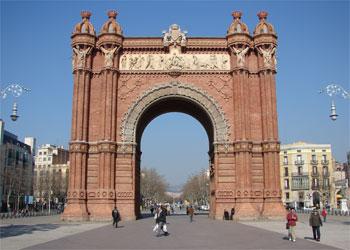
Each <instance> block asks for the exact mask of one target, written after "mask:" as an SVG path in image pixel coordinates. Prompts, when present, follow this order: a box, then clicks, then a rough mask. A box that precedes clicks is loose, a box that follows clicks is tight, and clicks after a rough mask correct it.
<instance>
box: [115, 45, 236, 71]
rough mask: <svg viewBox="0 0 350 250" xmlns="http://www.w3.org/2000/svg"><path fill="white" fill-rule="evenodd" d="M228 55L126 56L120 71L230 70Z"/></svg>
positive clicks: (173, 54) (121, 62)
mask: <svg viewBox="0 0 350 250" xmlns="http://www.w3.org/2000/svg"><path fill="white" fill-rule="evenodd" d="M229 60H230V56H229V55H228V54H180V53H179V52H178V51H176V50H175V51H174V52H173V53H171V54H124V55H123V56H122V57H121V58H120V64H119V65H120V70H201V71H203V70H204V71H211V70H230V65H229V63H228V62H229Z"/></svg>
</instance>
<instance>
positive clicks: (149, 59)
mask: <svg viewBox="0 0 350 250" xmlns="http://www.w3.org/2000/svg"><path fill="white" fill-rule="evenodd" d="M148 68H150V69H154V67H153V56H152V55H147V57H146V67H145V69H148Z"/></svg>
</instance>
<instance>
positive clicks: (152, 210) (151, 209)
mask: <svg viewBox="0 0 350 250" xmlns="http://www.w3.org/2000/svg"><path fill="white" fill-rule="evenodd" d="M150 211H151V214H152V216H153V212H154V207H153V206H151V208H150Z"/></svg>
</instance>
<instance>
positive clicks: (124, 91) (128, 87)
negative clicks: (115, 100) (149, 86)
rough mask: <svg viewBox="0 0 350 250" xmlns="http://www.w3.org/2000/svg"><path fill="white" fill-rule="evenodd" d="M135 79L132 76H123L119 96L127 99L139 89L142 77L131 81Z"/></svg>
mask: <svg viewBox="0 0 350 250" xmlns="http://www.w3.org/2000/svg"><path fill="white" fill-rule="evenodd" d="M130 79H133V78H132V77H128V78H121V79H120V81H121V85H120V87H119V88H118V93H119V95H118V97H119V98H120V99H122V100H125V99H126V98H127V97H129V95H130V94H131V93H132V92H134V91H135V90H137V89H138V88H139V87H140V86H141V79H136V80H135V81H129V80H130Z"/></svg>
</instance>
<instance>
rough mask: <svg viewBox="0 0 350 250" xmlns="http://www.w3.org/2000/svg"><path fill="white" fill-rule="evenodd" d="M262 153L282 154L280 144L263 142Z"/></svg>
mask: <svg viewBox="0 0 350 250" xmlns="http://www.w3.org/2000/svg"><path fill="white" fill-rule="evenodd" d="M262 151H263V152H264V153H267V152H275V153H279V152H280V143H279V142H276V141H270V142H263V143H262Z"/></svg>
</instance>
